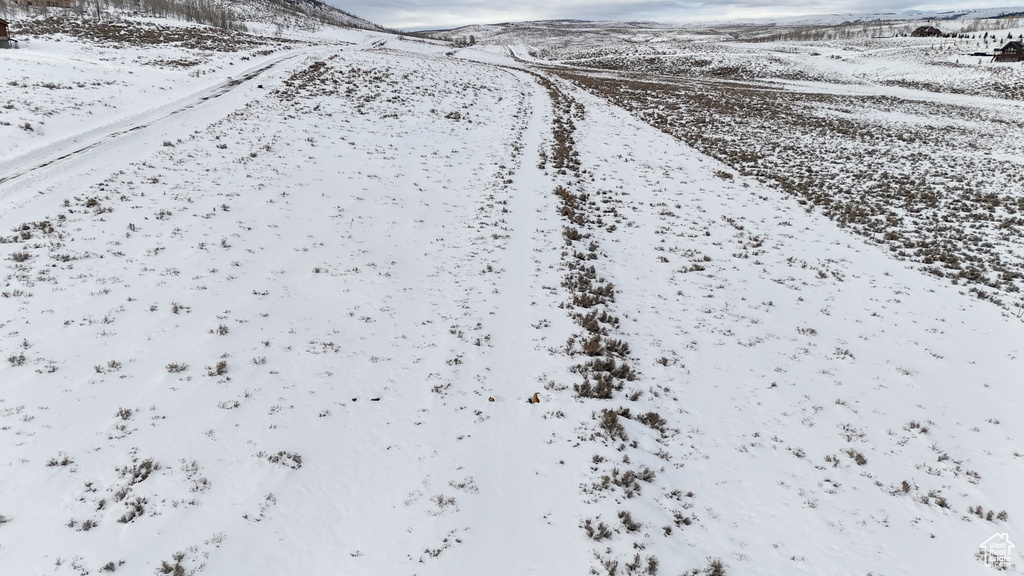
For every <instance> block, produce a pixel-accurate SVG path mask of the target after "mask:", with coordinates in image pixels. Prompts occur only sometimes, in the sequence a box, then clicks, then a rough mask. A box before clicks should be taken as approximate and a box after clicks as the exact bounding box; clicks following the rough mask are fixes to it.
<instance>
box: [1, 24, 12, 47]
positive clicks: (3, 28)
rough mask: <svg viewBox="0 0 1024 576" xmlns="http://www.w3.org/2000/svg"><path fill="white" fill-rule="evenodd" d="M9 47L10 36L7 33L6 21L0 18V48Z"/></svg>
mask: <svg viewBox="0 0 1024 576" xmlns="http://www.w3.org/2000/svg"><path fill="white" fill-rule="evenodd" d="M10 47H11V36H10V34H9V33H8V32H7V20H4V19H3V18H0V48H10Z"/></svg>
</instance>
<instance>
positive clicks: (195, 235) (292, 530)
mask: <svg viewBox="0 0 1024 576" xmlns="http://www.w3.org/2000/svg"><path fill="white" fill-rule="evenodd" d="M259 51H260V50H255V49H254V50H252V51H249V52H244V51H243V52H227V53H204V54H203V55H202V58H203V63H202V64H196V65H191V66H179V67H170V68H164V67H160V66H153V67H145V66H141V67H140V66H139V65H138V63H139V62H143V61H146V62H157V61H170V60H175V59H180V58H186V57H189V54H190V52H189V51H188V50H187V49H184V48H166V49H165V48H153V47H150V48H138V47H136V48H132V47H121V48H118V49H117V50H113V49H111V50H105V49H103V48H102V47H96V46H87V45H82V44H81V43H75V42H70V41H67V40H66V39H64V40H62V41H60V42H58V41H56V39H52V38H51V39H45V38H44V39H34V40H33V41H32V42H31V43H30V46H29V47H28V48H26V49H22V50H19V51H7V52H4V53H3V54H2V56H3V57H4V58H8V55H10V60H5V62H11V63H12V64H11V66H12V68H11V70H14V72H12V73H10V76H11V77H14V78H16V81H17V82H18V87H19V88H22V89H23V96H18V97H15V96H13V95H11V94H10V92H9V93H8V96H7V99H6V100H4V99H0V104H2V103H3V102H9V103H11V104H13V107H11V108H5V109H3V110H2V112H3V113H2V114H0V120H3V121H5V122H7V123H8V124H9V125H4V126H2V127H0V128H2V129H3V130H6V132H3V133H2V135H3V137H4V138H5V148H4V149H3V150H2V156H0V181H2V183H0V199H2V202H3V204H4V210H3V211H2V212H0V240H2V241H3V243H2V244H0V262H2V266H3V269H4V276H3V280H2V286H0V295H2V296H3V298H0V310H2V314H0V354H2V359H3V362H2V364H0V466H3V470H4V471H3V473H2V474H0V517H2V520H4V522H2V523H0V573H3V574H84V573H96V572H104V571H117V572H121V573H127V574H153V573H174V572H175V570H178V572H180V573H185V574H189V573H200V572H202V573H206V574H235V573H238V574H242V573H244V574H268V575H270V574H282V573H287V574H292V573H296V574H297V573H309V574H333V573H344V574H348V573H355V574H446V575H447V574H509V575H522V574H586V573H588V571H590V570H591V569H595V570H596V571H597V572H598V573H600V574H612V573H618V574H631V573H636V574H641V573H648V574H655V573H656V574H679V573H690V572H688V571H703V572H702V573H712V572H713V570H714V566H716V564H717V563H718V562H719V561H720V563H721V567H722V568H723V569H724V571H725V573H728V574H848V573H875V574H922V573H940V574H969V573H975V574H977V573H985V572H986V571H987V570H990V569H991V568H987V567H986V566H985V564H984V562H983V559H979V557H978V556H977V553H978V552H979V547H978V546H979V544H981V543H982V542H984V541H986V539H988V538H989V537H991V536H992V535H993V534H995V533H1000V534H1007V535H1008V537H1009V539H1010V540H1011V541H1016V540H1017V539H1018V538H1019V537H1020V535H1021V534H1022V532H1021V531H1020V530H1019V529H1018V526H1019V522H1020V519H1021V518H1024V500H1022V499H1021V498H1020V488H1019V478H1020V477H1021V476H1022V474H1024V448H1022V447H1021V438H1022V437H1024V422H1022V421H1021V419H1020V413H1021V409H1022V408H1024V391H1022V390H1021V388H1020V385H1019V384H1020V382H1021V376H1020V374H1021V367H1022V360H1021V355H1022V353H1024V350H1022V346H1024V323H1022V322H1021V321H1020V319H1019V317H1017V315H1015V314H1014V313H1012V312H1011V311H1008V310H1006V309H1005V308H1000V307H997V306H995V305H993V304H991V303H989V302H985V301H980V300H978V299H976V298H972V297H970V296H969V295H966V294H964V293H963V292H965V290H964V289H963V287H962V286H954V285H951V284H950V283H949V282H948V281H947V280H943V279H940V278H936V277H933V276H928V275H925V274H922V273H921V272H920V271H919V270H918V269H917V268H916V267H913V266H909V267H908V265H907V264H906V263H905V262H900V261H896V260H893V259H891V258H890V256H889V252H888V250H886V249H885V248H884V247H883V246H880V245H874V244H866V243H865V242H864V240H863V239H862V238H861V237H859V236H855V235H852V234H850V233H849V232H848V231H845V230H842V229H840V228H838V227H837V226H836V225H835V224H834V223H832V222H831V221H830V220H828V219H826V218H824V217H823V216H821V215H820V214H819V213H818V212H816V211H814V210H807V209H806V206H804V205H801V204H800V203H798V201H797V200H796V199H795V198H793V197H791V196H788V195H785V194H783V193H781V192H779V191H777V190H775V189H773V188H770V187H768V186H766V185H763V184H761V183H759V182H757V181H755V180H753V179H749V178H745V177H743V176H741V175H739V174H738V173H736V171H734V170H731V169H730V168H729V167H728V166H726V165H724V164H721V163H719V162H718V161H715V160H713V159H711V158H710V157H707V156H704V155H702V154H700V153H698V152H697V151H695V150H694V149H691V148H689V147H687V146H686V145H685V144H683V143H682V142H680V141H679V140H677V139H675V138H673V137H672V136H670V135H669V134H666V133H664V132H662V131H660V130H657V129H655V128H653V127H651V126H649V125H647V124H644V123H642V122H640V121H639V120H637V119H635V118H634V117H632V116H631V115H630V114H629V113H627V112H626V111H624V110H622V109H620V108H616V107H614V106H612V105H611V104H609V103H608V102H607V101H605V100H602V99H599V98H597V97H595V96H593V95H592V94H589V93H587V92H585V91H583V90H581V89H579V88H577V87H576V86H575V85H573V84H571V83H569V82H567V81H564V80H562V79H559V78H557V77H553V76H550V75H548V74H547V73H546V72H544V71H543V70H535V69H532V68H529V67H528V66H527V65H525V64H522V63H520V62H518V61H516V60H513V59H512V58H510V57H507V56H506V54H507V52H506V51H505V50H504V49H497V48H495V47H479V48H471V49H459V50H455V49H453V48H452V47H450V46H446V45H439V44H437V43H432V42H426V41H418V40H415V39H409V38H395V37H388V36H384V35H377V34H374V33H368V32H362V31H359V32H355V31H352V32H339V33H338V37H337V38H336V39H335V42H334V43H331V44H325V43H324V42H323V37H322V35H321V38H320V39H319V40H318V42H317V43H312V42H311V43H292V44H290V45H287V46H277V47H275V49H274V50H273V51H272V52H269V53H264V54H258V53H257V52H259ZM519 52H520V53H524V52H525V51H524V50H520V51H519ZM242 56H246V57H247V58H248V59H247V60H242V59H241V57H242ZM862 58H866V57H864V56H862ZM190 70H192V71H195V70H203V71H205V73H202V74H194V73H190ZM129 71H131V72H134V73H132V74H128V72H129ZM46 83H53V84H59V85H61V86H64V85H67V86H72V87H76V86H78V85H79V84H82V85H85V87H86V88H79V89H74V88H70V89H69V88H60V89H58V88H49V87H46V86H45V84H46ZM62 96H66V98H62ZM213 96H216V97H213ZM25 123H28V124H30V125H31V126H32V128H33V129H32V130H28V129H21V128H18V125H19V124H21V125H24V124H25ZM38 127H42V129H39V128H38ZM567 134H568V137H566V135H567ZM560 157H561V158H575V159H576V160H577V161H578V167H575V165H574V164H573V162H572V161H571V160H570V161H569V162H568V164H567V165H566V166H565V167H560V166H558V165H557V162H558V158H560ZM968 176H970V175H968ZM558 187H561V188H560V190H561V191H562V193H561V195H559V194H556V193H555V192H556V189H558ZM573 231H574V232H573ZM590 267H593V270H592V271H591V272H588V269H589V268H590ZM577 272H579V273H581V274H588V273H591V274H592V275H593V278H594V281H593V282H594V284H595V285H600V286H605V285H606V283H607V285H613V288H610V289H608V290H607V291H606V292H605V294H608V293H609V292H610V294H611V297H610V298H605V299H604V300H602V301H601V302H599V303H597V304H593V305H591V306H590V307H589V308H582V307H581V306H579V304H578V302H579V301H578V300H576V296H577V295H576V294H574V293H572V292H571V289H575V288H574V287H576V288H578V287H579V286H580V284H579V282H578V281H577V280H575V278H576V277H575V276H574V274H575V273H577ZM574 300H575V301H576V302H577V303H576V304H574ZM587 312H598V313H606V317H608V318H615V319H617V320H615V321H612V320H610V319H609V320H603V321H602V322H601V323H600V325H599V330H600V331H602V334H601V338H602V339H603V340H600V342H602V344H601V346H607V347H608V349H609V350H611V348H612V343H613V342H615V343H617V344H616V345H615V346H616V349H617V350H618V352H617V353H616V354H618V356H617V357H616V358H617V359H618V360H621V361H624V362H627V363H628V364H629V366H630V367H631V368H632V370H633V372H634V373H635V374H634V376H633V377H632V378H631V379H630V378H623V379H622V380H621V381H620V384H621V385H622V388H621V390H617V391H615V392H614V393H613V394H612V396H611V398H609V399H595V398H584V397H580V396H579V395H578V394H577V393H576V391H575V388H574V387H575V386H577V385H579V384H581V383H582V381H583V377H582V376H581V375H580V374H579V373H578V371H579V370H580V368H579V366H580V363H581V362H583V361H585V360H587V359H590V358H600V357H601V353H600V352H595V350H594V349H591V348H588V347H587V345H586V344H587V342H586V339H587V338H590V337H591V335H593V334H595V332H589V333H587V330H589V329H585V328H583V327H582V326H581V322H580V320H579V319H580V317H582V315H585V314H586V313H587ZM595 325H597V324H595ZM596 341H597V340H594V341H593V342H596ZM623 345H625V347H623ZM608 354H609V356H610V355H612V352H611V351H609V352H608ZM534 393H537V394H538V398H539V400H540V403H539V404H532V403H527V402H526V400H527V398H529V397H531V396H532V395H533V394H534ZM652 415H653V416H652ZM976 507H980V510H978V509H977V508H976ZM990 512H991V514H990ZM602 524H603V528H604V529H602ZM1012 561H1013V562H1014V564H1015V566H1014V567H1013V568H1012V570H1013V571H1019V570H1020V567H1021V566H1024V557H1021V555H1020V554H1019V553H1018V552H1014V553H1013V557H1012ZM179 566H180V568H179Z"/></svg>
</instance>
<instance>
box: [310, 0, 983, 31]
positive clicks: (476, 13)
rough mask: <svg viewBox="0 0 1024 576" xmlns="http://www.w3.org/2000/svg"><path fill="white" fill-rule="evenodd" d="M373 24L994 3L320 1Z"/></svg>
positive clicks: (661, 18)
mask: <svg viewBox="0 0 1024 576" xmlns="http://www.w3.org/2000/svg"><path fill="white" fill-rule="evenodd" d="M326 1H327V3H329V4H332V5H335V6H337V7H339V8H341V9H343V10H346V11H348V12H351V13H353V14H355V15H357V16H361V17H363V18H366V19H368V20H370V21H372V22H375V23H377V24H381V25H384V26H389V27H391V28H398V29H423V28H452V27H456V26H462V25H466V24H493V23H498V22H519V21H526V20H554V19H579V20H652V21H657V22H665V23H685V22H695V21H702V20H709V19H716V20H728V19H735V18H765V17H784V16H794V15H802V14H870V13H878V12H895V11H903V10H959V9H969V8H984V7H990V6H997V5H999V4H998V3H997V4H992V3H991V2H984V1H982V2H977V1H975V2H960V3H953V1H950V0H934V1H933V2H929V1H928V0H924V3H922V2H921V1H919V0H889V1H886V0H853V1H845V2H843V1H837V0H784V1H781V2H780V1H779V0H726V1H715V2H697V1H682V2H680V1H674V0H635V1H634V0H559V1H557V2H552V1H550V0H549V1H541V0H520V1H511V2H500V3H498V2H490V1H485V0H383V1H374V2H370V1H368V0H354V1H349V0H326Z"/></svg>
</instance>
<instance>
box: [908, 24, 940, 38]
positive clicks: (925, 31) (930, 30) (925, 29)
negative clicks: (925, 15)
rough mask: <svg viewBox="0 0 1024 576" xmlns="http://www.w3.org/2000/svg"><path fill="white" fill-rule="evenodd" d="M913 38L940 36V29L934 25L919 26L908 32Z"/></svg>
mask: <svg viewBox="0 0 1024 576" xmlns="http://www.w3.org/2000/svg"><path fill="white" fill-rule="evenodd" d="M910 35H911V36H913V37H914V38H930V37H933V36H942V30H939V29H938V28H936V27H934V26H921V27H920V28H918V29H916V30H914V31H913V32H911V33H910Z"/></svg>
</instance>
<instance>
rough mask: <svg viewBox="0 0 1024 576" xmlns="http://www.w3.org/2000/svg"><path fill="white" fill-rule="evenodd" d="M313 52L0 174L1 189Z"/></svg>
mask: <svg viewBox="0 0 1024 576" xmlns="http://www.w3.org/2000/svg"><path fill="white" fill-rule="evenodd" d="M311 50H312V49H303V50H300V51H298V52H294V53H291V54H288V55H285V56H281V57H279V58H277V59H274V60H271V61H270V62H266V63H264V64H261V65H260V66H259V67H257V68H254V69H250V70H248V71H246V72H245V73H244V74H243V75H242V76H241V77H239V78H228V80H226V81H225V82H223V83H221V84H219V85H217V86H214V87H213V88H208V89H206V90H203V91H201V92H199V93H198V94H195V95H192V96H190V97H188V98H187V100H186V101H185V102H184V103H180V102H179V103H176V104H171V105H170V106H171V107H172V109H171V110H168V111H164V110H163V108H165V107H161V108H157V109H154V110H151V111H150V114H153V113H154V112H156V113H157V114H158V115H156V116H151V117H148V118H144V119H143V120H140V121H137V122H135V123H133V124H130V125H129V126H128V127H126V128H116V129H113V130H112V131H109V132H107V133H106V134H103V135H102V136H100V137H99V139H98V140H95V141H93V142H90V143H88V144H84V145H81V146H78V147H76V148H74V149H72V150H69V151H68V150H62V151H59V152H57V155H56V156H50V157H48V158H46V159H44V160H42V161H35V162H32V163H31V164H30V165H29V166H23V167H20V168H16V169H14V170H12V171H9V172H8V173H6V174H0V186H2V185H4V184H6V183H8V182H11V181H13V180H17V179H18V178H21V177H22V176H26V175H29V174H32V173H35V172H38V171H40V170H44V169H46V168H49V167H51V166H53V165H55V164H59V163H61V162H63V161H65V160H68V159H70V158H74V157H77V156H80V155H82V154H84V153H86V152H88V151H90V150H93V149H95V148H98V147H100V146H103V145H104V144H107V143H109V142H111V141H113V140H116V139H118V138H120V137H121V136H124V135H126V134H131V133H132V132H137V131H139V130H143V129H145V128H149V127H150V126H153V125H154V124H157V123H159V122H162V121H164V120H167V119H169V118H173V117H174V116H176V115H178V114H180V113H182V112H185V111H187V110H191V109H193V108H195V107H197V106H199V105H201V104H204V103H206V102H209V101H211V100H216V99H217V98H220V97H221V96H224V95H225V94H229V93H230V92H232V91H233V90H235V89H236V88H238V87H239V86H241V85H242V84H244V83H246V82H249V81H251V80H253V79H254V78H257V77H259V76H260V75H262V74H263V73H265V72H267V71H268V70H271V69H273V68H275V67H277V66H279V65H280V64H282V63H284V62H288V61H290V60H294V59H295V58H298V57H300V56H303V55H305V54H307V53H309V52H310V51H311ZM108 129H109V127H101V128H100V129H99V130H100V131H105V130H108ZM74 138H76V137H75V136H71V137H70V138H69V139H74ZM65 142H66V140H65ZM60 144H61V143H60V142H58V143H57V146H58V147H59V146H60ZM37 154H38V153H37Z"/></svg>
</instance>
